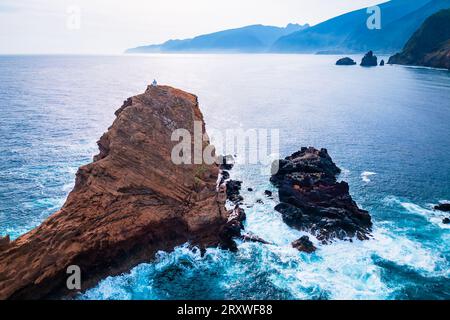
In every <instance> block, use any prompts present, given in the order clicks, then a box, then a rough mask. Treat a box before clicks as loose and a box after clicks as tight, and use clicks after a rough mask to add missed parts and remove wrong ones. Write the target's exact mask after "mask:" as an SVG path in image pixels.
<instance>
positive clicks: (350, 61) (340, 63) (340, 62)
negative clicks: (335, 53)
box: [336, 57, 356, 66]
mask: <svg viewBox="0 0 450 320" xmlns="http://www.w3.org/2000/svg"><path fill="white" fill-rule="evenodd" d="M355 64H356V62H355V60H353V59H352V58H349V57H345V58H341V59H339V60H338V61H336V65H337V66H354V65H355Z"/></svg>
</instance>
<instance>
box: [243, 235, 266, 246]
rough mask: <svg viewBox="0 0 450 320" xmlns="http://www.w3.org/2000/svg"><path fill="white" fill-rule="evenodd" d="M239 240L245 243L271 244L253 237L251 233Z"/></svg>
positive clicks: (255, 236)
mask: <svg viewBox="0 0 450 320" xmlns="http://www.w3.org/2000/svg"><path fill="white" fill-rule="evenodd" d="M241 239H242V240H243V241H246V242H259V243H262V244H271V243H270V242H268V241H266V240H264V239H263V238H261V237H258V236H257V235H254V234H252V233H246V234H244V235H242V236H241Z"/></svg>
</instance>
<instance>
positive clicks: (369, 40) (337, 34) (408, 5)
mask: <svg viewBox="0 0 450 320" xmlns="http://www.w3.org/2000/svg"><path fill="white" fill-rule="evenodd" d="M379 6H380V9H381V29H379V30H378V29H373V30H370V29H369V28H367V19H368V18H369V16H370V15H369V14H368V13H367V8H364V9H361V10H357V11H353V12H350V13H347V14H344V15H342V16H339V17H336V18H333V19H330V20H328V21H325V22H323V23H320V24H318V25H315V26H313V27H311V28H309V29H308V30H304V31H299V32H295V33H292V34H290V35H287V36H284V37H281V38H280V39H278V40H277V41H276V43H275V44H274V45H273V47H272V48H271V50H272V51H277V52H317V51H345V52H362V51H368V50H374V51H377V52H393V51H397V50H399V49H401V48H402V47H403V46H404V45H405V43H406V41H408V39H409V38H410V37H411V35H412V34H413V33H414V32H415V31H416V30H417V29H418V28H419V27H420V25H421V24H422V23H423V22H424V21H425V19H427V18H428V17H429V16H430V15H432V14H434V13H436V12H437V11H439V10H441V9H445V8H450V0H392V1H389V2H386V3H383V4H380V5H379Z"/></svg>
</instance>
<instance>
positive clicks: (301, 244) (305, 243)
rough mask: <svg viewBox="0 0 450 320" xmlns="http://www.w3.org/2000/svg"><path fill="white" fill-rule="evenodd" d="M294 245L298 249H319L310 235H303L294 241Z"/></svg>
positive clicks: (305, 250) (310, 251)
mask: <svg viewBox="0 0 450 320" xmlns="http://www.w3.org/2000/svg"><path fill="white" fill-rule="evenodd" d="M292 247H294V248H295V249H297V250H298V251H302V252H306V253H313V252H314V251H316V250H317V248H316V247H315V246H314V244H313V243H312V242H311V240H309V237H308V236H303V237H301V238H300V239H298V240H296V241H294V242H292Z"/></svg>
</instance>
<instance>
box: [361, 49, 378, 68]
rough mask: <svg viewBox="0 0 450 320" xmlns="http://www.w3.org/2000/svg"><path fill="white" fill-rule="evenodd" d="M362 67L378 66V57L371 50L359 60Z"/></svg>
mask: <svg viewBox="0 0 450 320" xmlns="http://www.w3.org/2000/svg"><path fill="white" fill-rule="evenodd" d="M361 66H362V67H376V66H378V58H377V56H375V55H374V54H373V51H369V52H367V53H366V54H365V56H364V57H363V58H362V60H361Z"/></svg>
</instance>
